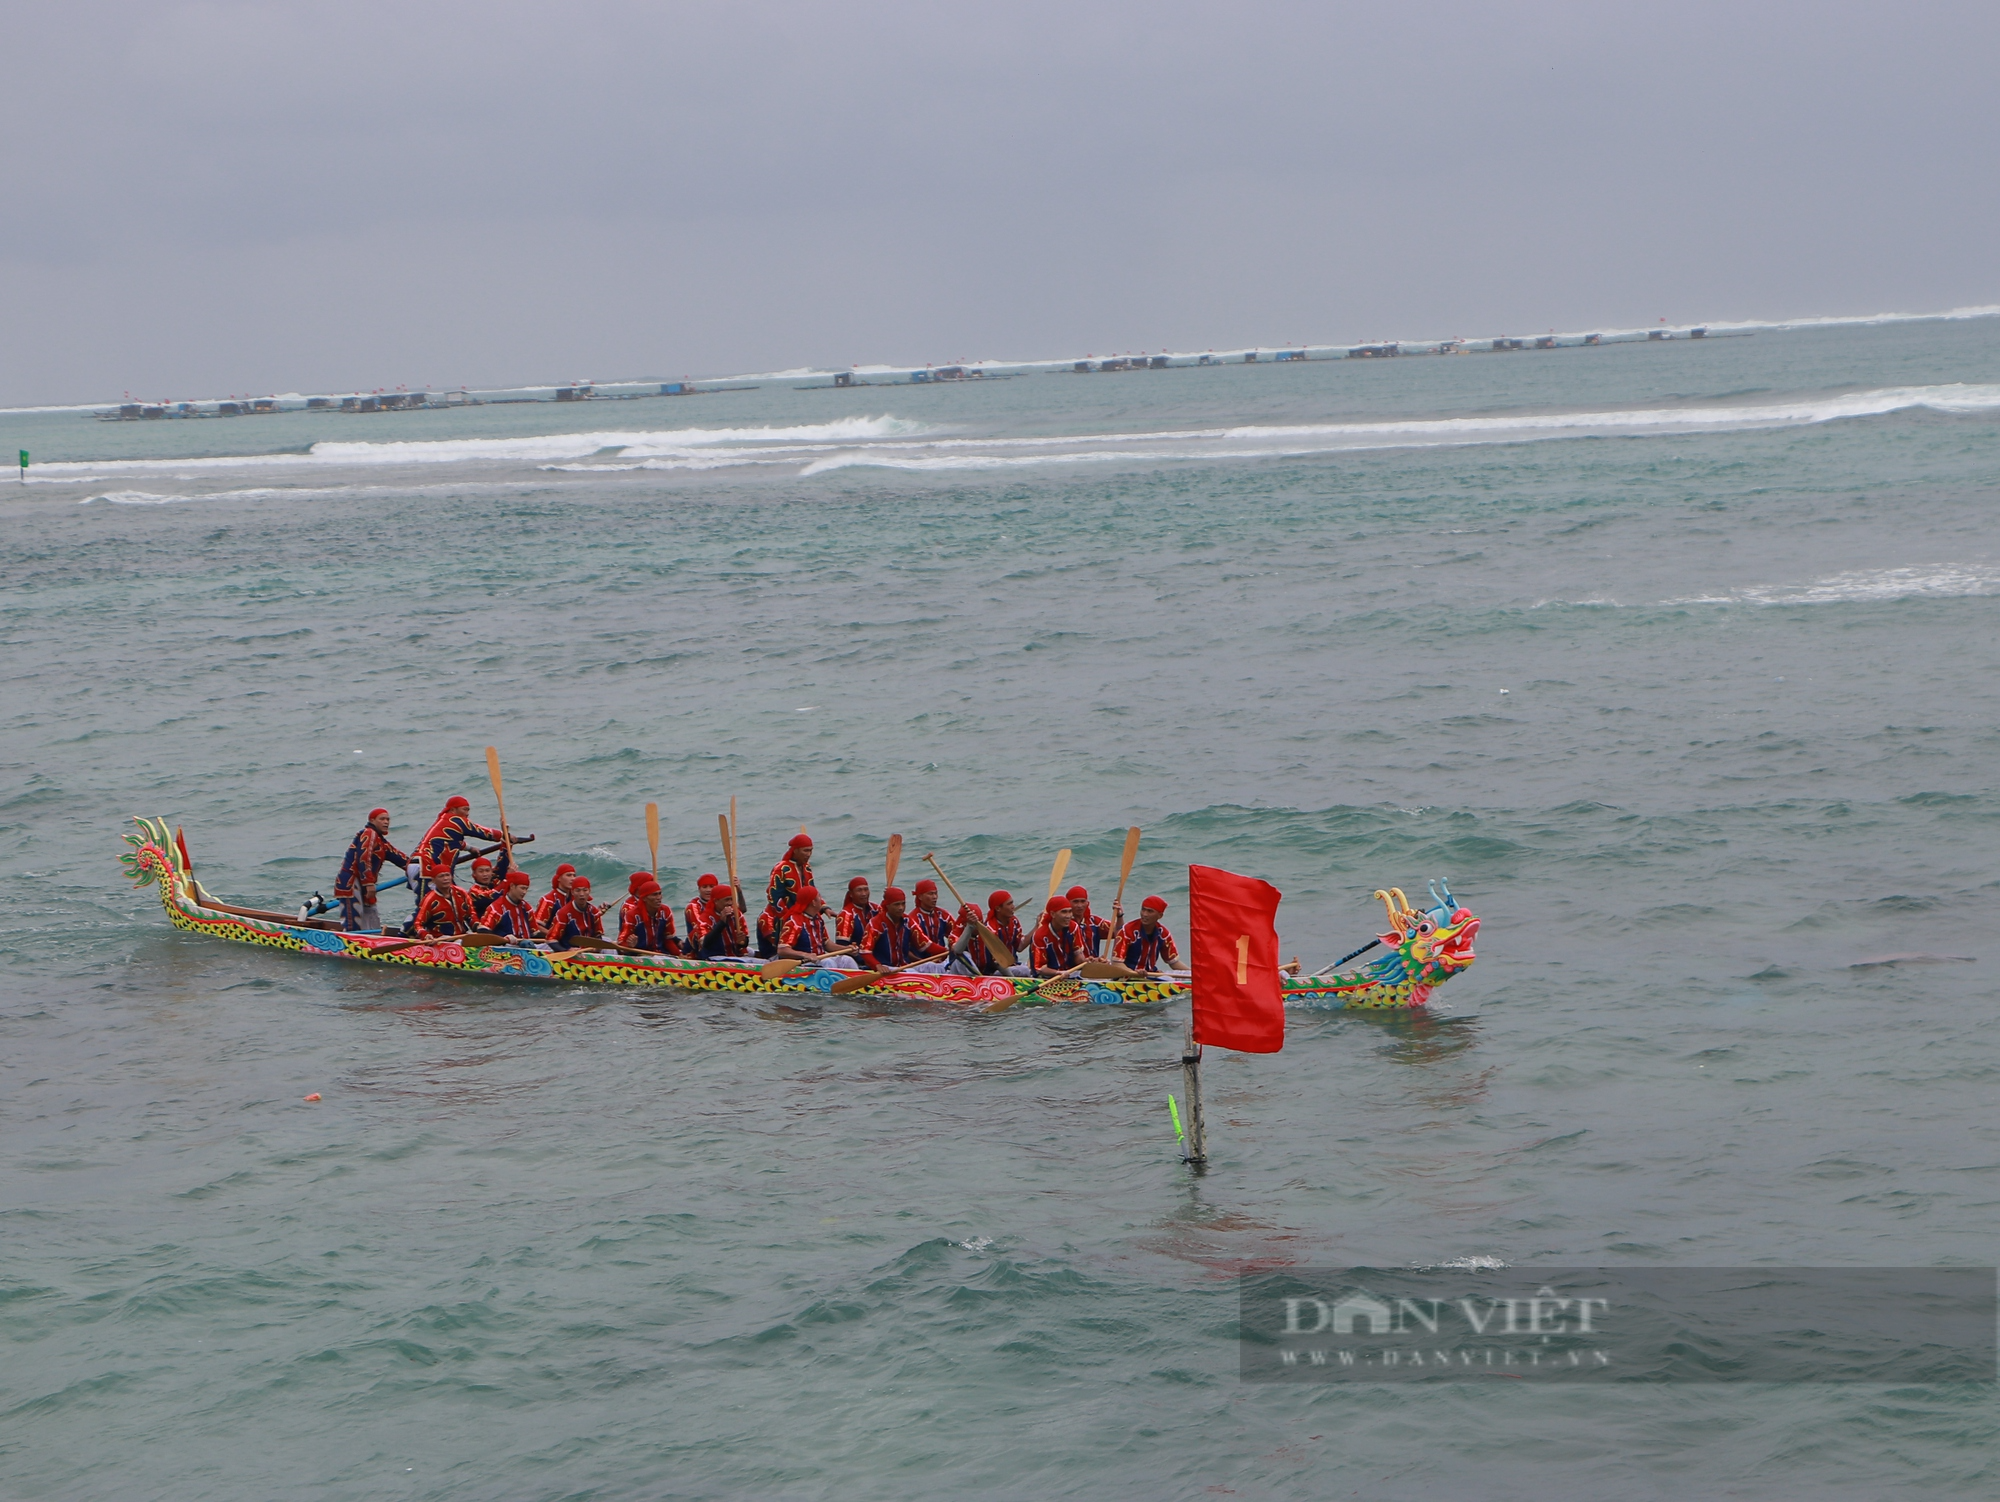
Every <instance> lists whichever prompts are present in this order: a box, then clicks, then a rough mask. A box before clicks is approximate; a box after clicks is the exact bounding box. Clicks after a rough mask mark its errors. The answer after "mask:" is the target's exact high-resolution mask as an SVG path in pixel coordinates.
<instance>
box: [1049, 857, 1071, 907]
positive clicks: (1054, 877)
mask: <svg viewBox="0 0 2000 1502" xmlns="http://www.w3.org/2000/svg"><path fill="white" fill-rule="evenodd" d="M1068 869H1069V852H1068V851H1067V850H1058V851H1057V852H1056V863H1055V864H1054V865H1053V866H1051V867H1049V896H1051V897H1053V896H1055V895H1056V888H1057V887H1060V886H1061V885H1062V879H1063V872H1065V871H1067V870H1068Z"/></svg>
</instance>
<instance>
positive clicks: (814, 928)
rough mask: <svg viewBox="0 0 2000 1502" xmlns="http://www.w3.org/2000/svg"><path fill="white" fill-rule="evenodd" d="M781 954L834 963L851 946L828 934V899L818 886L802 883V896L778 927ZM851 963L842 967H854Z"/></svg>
mask: <svg viewBox="0 0 2000 1502" xmlns="http://www.w3.org/2000/svg"><path fill="white" fill-rule="evenodd" d="M778 954H779V956H780V957H781V958H784V959H788V960H819V961H821V962H822V963H832V962H834V961H838V960H840V959H842V958H844V957H845V956H846V954H847V950H846V949H845V948H843V947H842V946H840V945H837V944H835V943H833V942H832V940H830V939H828V938H827V935H826V903H825V902H824V901H822V900H821V898H820V895H819V888H818V887H800V888H799V895H798V900H797V901H796V902H794V903H793V904H792V910H791V911H790V912H789V913H787V914H786V915H785V923H784V927H782V928H780V929H779V930H778ZM851 966H852V961H850V962H849V964H848V965H844V966H839V967H838V968H840V969H848V968H851Z"/></svg>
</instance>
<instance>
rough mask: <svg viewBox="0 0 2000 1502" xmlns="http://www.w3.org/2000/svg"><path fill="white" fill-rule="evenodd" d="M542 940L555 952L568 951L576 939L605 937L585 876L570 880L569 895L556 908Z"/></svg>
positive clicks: (599, 914) (602, 917) (602, 919)
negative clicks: (556, 949) (545, 940)
mask: <svg viewBox="0 0 2000 1502" xmlns="http://www.w3.org/2000/svg"><path fill="white" fill-rule="evenodd" d="M542 937H543V938H544V939H547V940H548V941H549V942H550V943H551V944H553V945H555V946H556V948H558V949H565V948H568V947H570V946H571V945H573V944H574V943H575V942H576V940H578V939H602V938H603V937H604V915H603V914H602V913H601V912H599V911H598V910H597V909H596V908H595V907H593V906H591V902H590V878H589V877H588V876H581V875H578V876H572V877H571V878H570V881H569V896H567V897H565V898H564V899H563V900H562V901H561V902H560V903H558V904H557V905H556V910H555V912H554V913H553V914H552V915H551V916H550V918H549V923H548V927H546V928H544V929H543V930H542Z"/></svg>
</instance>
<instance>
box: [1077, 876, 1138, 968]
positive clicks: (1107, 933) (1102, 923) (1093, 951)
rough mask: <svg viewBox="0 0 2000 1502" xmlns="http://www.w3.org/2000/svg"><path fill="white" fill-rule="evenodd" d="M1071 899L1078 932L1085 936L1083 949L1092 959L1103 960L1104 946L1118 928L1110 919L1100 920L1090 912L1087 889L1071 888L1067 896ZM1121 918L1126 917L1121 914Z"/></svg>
mask: <svg viewBox="0 0 2000 1502" xmlns="http://www.w3.org/2000/svg"><path fill="white" fill-rule="evenodd" d="M1066 895H1067V896H1068V898H1069V910H1070V915H1071V916H1072V917H1074V918H1075V919H1076V926H1077V931H1078V932H1079V933H1080V934H1081V935H1082V936H1083V947H1084V948H1085V949H1086V950H1088V951H1089V955H1088V957H1089V958H1091V959H1098V958H1101V957H1102V956H1103V954H1104V946H1105V945H1106V944H1107V943H1108V942H1109V941H1110V939H1111V936H1112V935H1113V934H1114V933H1116V932H1117V931H1118V930H1117V927H1116V926H1115V925H1114V924H1113V923H1112V921H1111V920H1110V919H1109V918H1100V917H1098V916H1097V915H1096V914H1094V913H1092V912H1091V910H1090V891H1089V889H1088V888H1086V887H1071V888H1070V889H1069V891H1068V893H1067V894H1066ZM1118 916H1119V917H1120V918H1123V917H1124V916H1125V915H1124V914H1123V913H1122V912H1121V913H1119V914H1118Z"/></svg>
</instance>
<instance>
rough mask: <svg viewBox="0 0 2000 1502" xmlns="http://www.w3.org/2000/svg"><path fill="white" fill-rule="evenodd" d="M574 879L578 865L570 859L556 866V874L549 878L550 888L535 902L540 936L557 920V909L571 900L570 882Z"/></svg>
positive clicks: (536, 923)
mask: <svg viewBox="0 0 2000 1502" xmlns="http://www.w3.org/2000/svg"><path fill="white" fill-rule="evenodd" d="M574 880H576V867H574V866H572V865H571V864H570V863H569V862H568V861H564V862H563V863H562V864H561V865H560V866H557V867H556V874H555V875H554V876H551V877H550V878H549V889H548V890H547V891H546V892H544V893H542V900H541V901H540V902H538V903H536V904H535V933H536V934H537V935H538V936H539V935H541V934H545V933H547V932H548V931H549V925H550V924H551V923H553V922H554V921H555V916H556V909H557V908H559V907H561V906H562V905H563V903H565V902H567V901H568V900H569V884H570V883H571V882H572V881H574Z"/></svg>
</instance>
